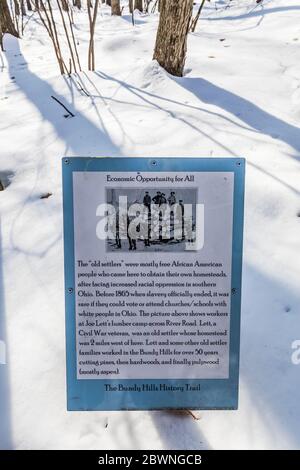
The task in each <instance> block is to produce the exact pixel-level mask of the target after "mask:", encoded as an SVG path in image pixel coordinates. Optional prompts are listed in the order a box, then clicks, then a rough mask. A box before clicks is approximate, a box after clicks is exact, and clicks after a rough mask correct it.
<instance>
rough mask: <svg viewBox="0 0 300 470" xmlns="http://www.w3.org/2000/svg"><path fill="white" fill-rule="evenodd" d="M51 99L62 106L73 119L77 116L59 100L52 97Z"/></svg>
mask: <svg viewBox="0 0 300 470" xmlns="http://www.w3.org/2000/svg"><path fill="white" fill-rule="evenodd" d="M51 98H52V99H53V100H55V101H56V102H57V103H58V104H60V105H61V106H62V107H63V108H64V109H65V110H66V111H67V113H68V114H69V115H70V116H71V117H75V114H73V113H72V112H71V111H70V110H69V109H68V108H67V107H66V106H65V105H64V104H63V103H62V102H61V101H59V99H57V98H56V97H55V96H53V95H51Z"/></svg>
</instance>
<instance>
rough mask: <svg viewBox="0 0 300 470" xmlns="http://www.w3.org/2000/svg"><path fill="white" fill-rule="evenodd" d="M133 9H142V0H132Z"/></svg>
mask: <svg viewBox="0 0 300 470" xmlns="http://www.w3.org/2000/svg"><path fill="white" fill-rule="evenodd" d="M134 9H135V10H139V11H143V0H134Z"/></svg>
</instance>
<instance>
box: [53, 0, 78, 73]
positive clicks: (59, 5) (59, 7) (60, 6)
mask: <svg viewBox="0 0 300 470" xmlns="http://www.w3.org/2000/svg"><path fill="white" fill-rule="evenodd" d="M56 2H57V6H58V9H59V12H60V16H61V19H62V24H63V27H64V30H65V36H66V39H67V43H68V46H69V51H70V55H71V59H72V64H73V67H74V72H77V70H76V62H75V58H74V53H73V49H72V45H71V41H70V37H69V32H68V30H67V26H66V22H65V18H64V14H63V11H62V5H61V4H60V2H59V0H56ZM66 11H67V12H68V13H69V7H68V9H67V10H66ZM70 73H71V71H70Z"/></svg>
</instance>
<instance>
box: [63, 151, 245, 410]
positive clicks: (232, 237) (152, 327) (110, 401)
mask: <svg viewBox="0 0 300 470" xmlns="http://www.w3.org/2000/svg"><path fill="white" fill-rule="evenodd" d="M62 165H63V204H64V247H65V248H64V249H65V296H66V344H67V396H68V410H142V409H236V408H237V406H238V377H239V339H240V303H241V270H242V237H243V212H244V172H245V161H244V160H243V159H241V158H222V159H221V158H209V159H206V158H199V159H198V158H64V159H63V160H62Z"/></svg>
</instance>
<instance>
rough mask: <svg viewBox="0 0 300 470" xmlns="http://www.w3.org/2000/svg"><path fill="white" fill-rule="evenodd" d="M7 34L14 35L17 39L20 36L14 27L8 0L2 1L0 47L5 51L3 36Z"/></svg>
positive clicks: (0, 0) (0, 4) (0, 1)
mask: <svg viewBox="0 0 300 470" xmlns="http://www.w3.org/2000/svg"><path fill="white" fill-rule="evenodd" d="M5 33H9V34H12V35H13V36H15V37H16V38H18V37H19V34H18V32H17V30H16V28H15V26H14V23H13V20H12V17H11V14H10V10H9V6H8V4H7V0H0V46H1V49H2V50H3V36H4V34H5Z"/></svg>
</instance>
